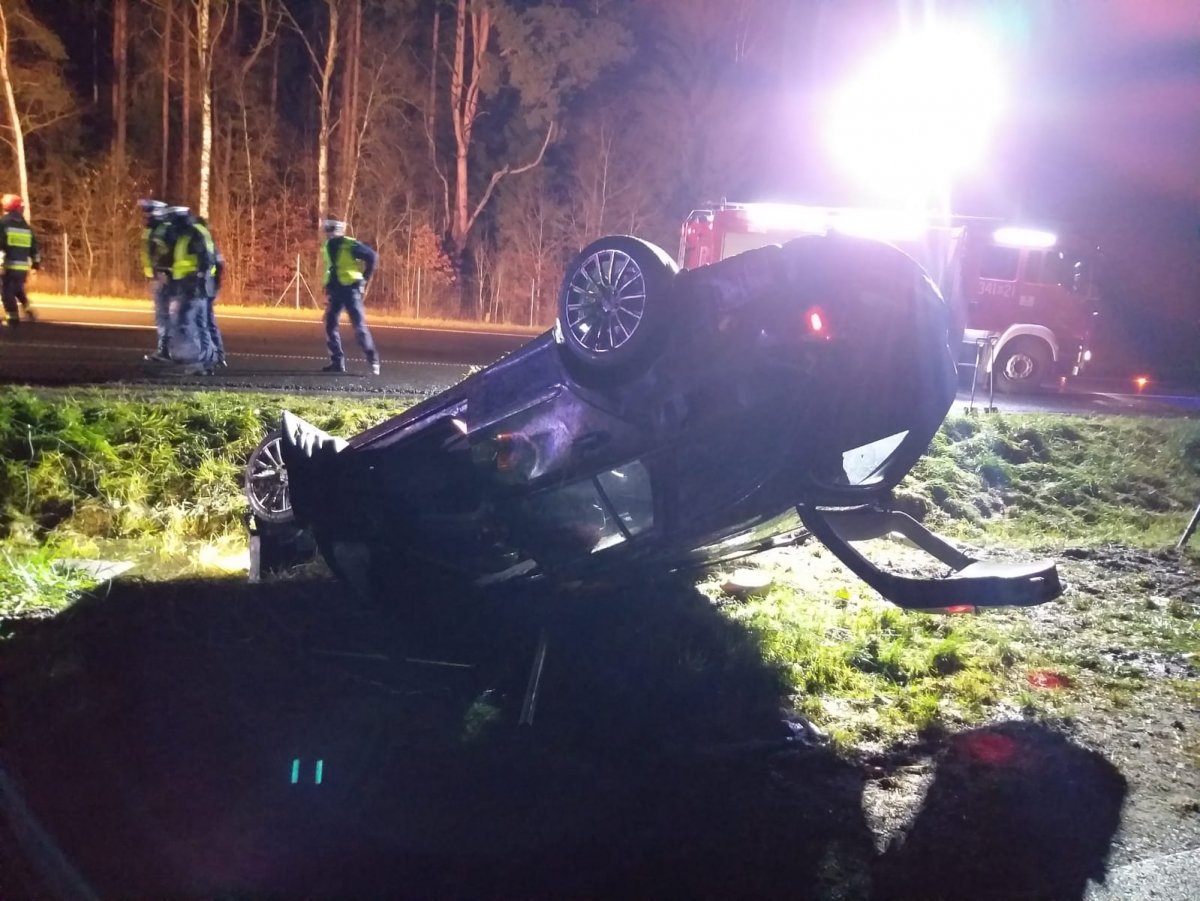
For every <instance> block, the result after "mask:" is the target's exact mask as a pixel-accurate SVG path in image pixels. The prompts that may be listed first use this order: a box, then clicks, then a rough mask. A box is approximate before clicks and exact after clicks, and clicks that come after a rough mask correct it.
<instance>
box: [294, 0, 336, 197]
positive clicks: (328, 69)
mask: <svg viewBox="0 0 1200 901" xmlns="http://www.w3.org/2000/svg"><path fill="white" fill-rule="evenodd" d="M341 3H342V0H325V5H326V6H327V7H328V9H329V30H328V33H327V38H326V42H325V47H324V50H323V52H322V51H318V49H317V47H316V45H314V44H313V42H312V41H310V40H309V39H308V35H307V34H305V33H304V29H303V28H301V27H300V23H299V22H297V21H296V18H295V16H294V15H292V11H291V9H290V8H288V7H287V5H286V4H285V5H284V7H283V10H284V13H285V14H286V15H287V17H288V19H289V21H290V22H291V23H292V27H293V28H294V29H295V30H296V33H297V34H298V35H299V36H300V40H301V41H303V43H304V49H305V50H307V51H308V57H309V59H311V60H312V64H313V68H314V69H316V70H317V71H318V72H320V73H321V80H320V82H318V84H317V91H318V95H317V96H318V105H319V112H320V117H321V123H320V126H319V130H318V133H317V207H318V209H317V215H318V216H322V215H325V214H326V213H327V212H328V211H329V137H330V132H331V131H332V130H333V128H332V124H331V102H332V94H333V76H334V71H335V69H336V67H337V58H338V20H339V13H340V11H341Z"/></svg>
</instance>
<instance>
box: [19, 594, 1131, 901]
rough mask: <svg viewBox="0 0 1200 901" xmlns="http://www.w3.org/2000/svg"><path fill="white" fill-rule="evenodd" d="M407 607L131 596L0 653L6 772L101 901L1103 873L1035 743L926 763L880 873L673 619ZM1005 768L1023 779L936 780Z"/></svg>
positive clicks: (1061, 779)
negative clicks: (980, 757) (983, 756)
mask: <svg viewBox="0 0 1200 901" xmlns="http://www.w3.org/2000/svg"><path fill="white" fill-rule="evenodd" d="M409 587H410V589H411V591H412V592H413V598H414V599H415V598H417V597H421V596H424V595H425V593H430V594H431V595H432V596H434V598H435V600H436V601H437V603H436V604H431V605H429V606H422V605H421V604H419V603H415V604H411V605H409V612H408V613H405V614H398V613H389V614H387V615H383V614H378V613H375V612H373V611H366V610H363V609H361V608H356V607H354V606H352V605H351V604H350V603H349V602H348V601H347V600H346V598H345V597H344V596H343V595H342V593H341V591H340V590H339V588H338V587H337V586H336V585H334V584H333V583H330V582H326V581H293V582H288V581H279V582H271V583H266V584H261V585H247V584H244V583H241V582H235V581H229V582H216V583H214V582H199V581H198V582H183V583H157V584H156V583H137V582H131V583H126V584H117V585H115V586H113V587H112V588H111V590H110V591H109V593H108V594H107V596H105V597H100V598H97V599H95V600H92V601H89V602H85V603H83V604H80V605H78V606H77V607H76V608H75V609H73V610H72V611H70V612H68V613H65V614H63V615H61V616H59V617H57V618H55V619H53V620H49V621H43V622H36V623H17V624H10V625H9V629H10V631H12V632H13V634H12V635H11V637H10V638H9V640H7V641H4V642H0V705H2V706H0V710H2V721H0V735H2V736H3V739H2V741H3V747H2V748H0V753H2V754H3V757H4V761H5V763H6V765H7V766H8V767H9V771H10V773H11V774H13V775H14V776H15V778H16V780H17V781H18V782H19V784H20V786H21V788H22V791H23V793H24V795H25V798H26V800H27V801H28V803H29V805H30V807H31V809H32V810H33V811H34V812H35V814H36V815H37V817H38V818H39V819H40V820H41V822H42V824H43V825H44V826H45V827H46V829H47V830H48V832H49V833H50V834H52V835H53V836H54V837H55V838H56V839H57V841H58V842H59V843H60V844H61V846H62V848H63V849H64V851H65V852H66V854H67V856H68V857H69V858H70V860H71V861H72V862H73V863H74V864H75V866H76V867H78V869H79V870H80V872H81V873H82V874H83V875H84V877H85V878H86V879H87V880H88V881H89V882H90V883H91V884H92V886H93V887H94V888H95V889H96V891H97V893H98V894H99V895H101V896H102V897H155V898H160V897H168V896H170V897H180V896H184V897H212V896H216V895H224V896H228V895H230V894H237V895H239V896H251V897H279V898H292V897H305V898H311V897H321V898H323V897H335V898H363V897H373V898H407V897H412V898H430V897H475V898H478V897H522V898H543V897H623V898H624V897H638V896H651V895H653V896H658V897H663V896H675V897H712V898H730V897H788V898H828V897H838V898H868V897H872V894H873V893H874V895H876V896H878V897H884V898H908V897H914V898H915V897H925V898H933V897H1001V896H1004V897H1016V895H1013V894H1008V895H1004V894H1003V893H1001V894H992V895H988V894H987V892H988V891H991V890H992V889H993V888H997V887H999V886H1004V885H1008V886H1015V887H1019V886H1022V885H1030V886H1033V888H1034V890H1035V894H1033V895H1031V896H1032V897H1078V895H1077V894H1062V893H1059V894H1054V893H1053V892H1050V893H1046V894H1040V895H1039V894H1036V891H1038V890H1040V888H1041V887H1053V888H1054V889H1058V888H1060V887H1066V886H1070V887H1071V889H1072V890H1074V887H1075V886H1077V885H1079V886H1081V885H1082V879H1083V878H1084V877H1085V876H1086V875H1087V874H1094V873H1097V872H1102V871H1103V861H1104V857H1105V853H1106V850H1107V845H1108V840H1109V838H1110V837H1111V832H1112V829H1113V828H1115V825H1116V812H1117V810H1118V809H1119V805H1120V798H1121V792H1120V785H1119V783H1120V779H1119V777H1118V776H1116V774H1115V772H1114V771H1113V770H1112V768H1111V766H1109V765H1108V764H1107V763H1105V762H1104V761H1103V760H1102V759H1100V758H1099V757H1098V756H1097V755H1093V754H1089V753H1087V752H1084V751H1081V750H1080V749H1078V748H1076V747H1075V746H1073V745H1071V744H1070V743H1069V742H1067V741H1066V740H1064V739H1062V738H1059V737H1058V736H1056V735H1054V734H1053V733H1051V732H1049V731H1048V730H1047V729H1045V728H1043V727H1041V726H1035V725H1030V724H1017V725H1014V726H1011V727H999V728H998V729H995V730H979V731H976V732H972V733H966V734H965V735H962V736H955V737H951V738H950V739H949V740H948V745H947V747H948V750H947V756H946V758H945V759H944V760H943V762H942V764H941V765H940V767H939V770H938V778H937V780H936V781H935V784H934V787H933V790H932V791H931V792H930V795H929V797H928V799H927V801H926V804H925V808H924V810H923V811H922V814H921V816H920V817H919V818H918V820H917V822H916V824H915V825H914V827H913V829H912V831H911V832H910V834H909V836H908V840H907V842H906V843H905V844H904V845H903V847H901V848H900V849H899V850H896V851H889V852H888V853H887V854H885V855H884V856H883V857H882V858H881V859H877V854H876V852H875V849H874V844H873V837H872V835H871V832H870V830H869V829H868V828H867V826H866V823H865V821H864V818H863V815H862V809H861V804H862V792H863V784H864V779H865V770H864V768H862V767H861V766H859V765H857V764H855V763H854V762H852V761H849V760H847V759H844V758H843V757H840V756H838V755H837V754H835V753H834V752H833V751H832V750H831V749H829V748H827V747H825V746H823V745H813V744H805V743H797V742H795V741H789V740H787V736H789V735H791V734H792V731H791V730H789V729H787V728H786V727H785V726H784V725H783V724H782V723H781V721H780V706H781V703H782V702H783V699H784V697H785V693H784V691H783V688H782V684H781V681H780V679H779V677H778V673H777V672H775V671H774V670H773V669H772V668H771V667H770V666H769V665H767V664H766V663H764V662H763V660H762V657H761V654H760V652H759V649H758V647H757V644H756V643H755V641H754V640H753V637H752V636H751V635H750V634H748V633H747V632H746V631H745V630H744V629H743V628H741V627H740V626H738V625H737V624H735V623H732V622H730V621H729V620H728V619H727V618H725V617H723V616H721V615H720V614H719V613H718V612H717V611H716V610H714V609H713V608H712V606H711V604H710V603H709V602H708V601H707V600H706V599H705V598H703V597H702V596H701V595H700V594H699V593H698V592H696V591H695V589H694V588H692V587H690V586H688V585H686V584H680V583H660V584H657V585H650V586H645V587H643V588H642V589H640V590H638V591H636V592H634V591H625V592H619V593H618V592H593V593H589V594H584V595H577V596H559V597H553V598H552V597H549V596H543V595H540V594H539V593H538V592H537V591H536V590H531V589H530V588H529V587H528V586H526V587H525V588H524V589H523V590H522V591H521V592H513V593H512V594H510V595H507V596H506V595H503V594H500V595H496V594H493V595H489V597H488V599H486V600H484V599H481V598H478V597H470V598H467V597H461V596H449V595H445V594H439V593H438V592H439V591H441V587H439V586H416V585H412V584H411V583H410V585H409ZM543 626H544V627H545V629H546V634H547V635H548V636H549V644H548V647H549V651H548V654H547V657H546V665H545V669H544V673H543V679H542V683H541V687H540V691H539V694H538V703H537V708H536V715H535V718H534V722H533V725H532V726H521V725H518V718H519V716H520V712H521V709H522V702H523V700H524V698H525V692H526V685H527V681H528V676H529V672H530V663H531V660H532V658H533V652H534V649H535V647H536V645H537V636H538V634H539V629H540V628H541V627H543ZM989 735H994V736H999V738H1000V739H1004V741H1000V742H999V744H997V743H996V740H994V739H989V738H987V736H989ZM1006 741H1007V742H1010V743H1015V744H1016V746H1017V747H1018V748H1020V749H1028V748H1033V749H1034V752H1033V753H1030V752H1029V751H1028V750H1021V751H1020V752H1019V753H1018V756H1017V760H1018V761H1019V762H1018V763H1014V764H1012V765H1008V766H1005V767H1000V768H999V769H998V768H997V767H998V765H997V764H988V765H986V766H985V765H984V764H977V765H972V766H974V768H972V766H966V765H960V764H959V762H958V761H959V758H960V757H962V756H963V755H967V757H968V758H969V757H970V754H969V750H970V749H971V748H973V747H974V748H982V749H984V750H985V751H986V750H987V749H989V748H992V747H993V745H994V746H995V747H997V748H1000V750H1001V751H1003V750H1004V748H1006V747H1009V744H1006V743H1005V742H1006ZM989 742H991V744H989ZM971 759H973V758H971ZM976 771H978V773H977V775H978V778H976ZM988 786H990V787H991V788H990V789H989V788H988ZM1064 792H1065V793H1066V795H1065V798H1066V800H1067V801H1069V802H1075V804H1076V806H1075V808H1074V809H1073V810H1072V809H1068V808H1067V805H1065V804H1062V803H1061V801H1062V798H1063V797H1064V796H1063V793H1064ZM961 799H967V800H968V802H969V803H966V804H959V801H960V800H961ZM1056 799H1058V800H1056ZM1018 801H1019V802H1021V804H1020V805H1018V806H1017V807H1016V808H1015V809H1014V810H1011V811H1010V810H1009V807H1010V806H1013V805H1014V804H1017V802H1018ZM1085 802H1086V803H1088V804H1090V805H1092V806H1091V807H1089V808H1088V809H1089V810H1090V811H1091V813H1090V814H1089V815H1088V816H1086V817H1085V816H1083V815H1082V814H1080V813H1079V811H1078V805H1080V804H1084V803H1085ZM1056 804H1058V805H1059V806H1058V807H1055V806H1054V805H1056ZM1025 805H1027V806H1028V816H1021V815H1020V811H1021V810H1023V809H1025ZM1039 805H1040V806H1039ZM1047 806H1049V808H1050V809H1049V810H1042V808H1045V807H1047ZM1038 810H1041V812H1042V814H1043V815H1042V816H1036V815H1035V813H1036V812H1037V811H1038ZM951 813H952V814H953V817H952V819H953V821H952V822H950V823H948V824H947V823H945V818H946V817H947V816H950V815H951ZM960 814H961V815H962V816H963V817H965V818H959V815H960ZM1085 830H1086V831H1087V836H1088V837H1087V839H1086V840H1084V839H1081V838H1080V833H1081V832H1082V831H1085ZM939 833H944V834H945V835H946V836H948V839H947V840H944V841H939ZM1064 842H1065V843H1066V845H1064ZM1055 843H1057V846H1058V848H1059V849H1060V850H1061V851H1063V853H1052V852H1051V851H1050V850H1049V849H1050V848H1051V847H1052V845H1053V844H1055ZM968 856H969V857H970V860H964V858H966V857H968ZM2 859H4V857H3V855H0V860H2ZM1007 871H1011V872H1012V873H1016V874H1023V875H1024V877H1026V878H1027V879H1028V881H1027V882H1014V881H1012V880H1009V881H1008V882H999V881H997V877H996V873H998V872H999V873H1003V872H1007ZM12 873H15V871H12ZM16 878H17V877H16V876H15V875H11V874H10V876H9V877H5V876H0V895H2V896H3V897H5V898H20V897H37V896H38V895H39V891H38V890H37V889H36V888H31V887H30V886H29V885H28V880H25V881H24V882H23V883H22V884H15V883H14V884H6V883H5V879H13V880H15V879H16ZM980 880H987V881H980ZM939 893H940V894H939Z"/></svg>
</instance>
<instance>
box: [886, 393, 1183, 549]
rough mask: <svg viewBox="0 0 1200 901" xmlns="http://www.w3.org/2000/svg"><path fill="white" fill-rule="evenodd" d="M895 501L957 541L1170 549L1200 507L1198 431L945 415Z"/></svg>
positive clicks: (1150, 422)
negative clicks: (955, 536)
mask: <svg viewBox="0 0 1200 901" xmlns="http://www.w3.org/2000/svg"><path fill="white" fill-rule="evenodd" d="M898 494H899V496H900V497H901V499H902V501H903V502H904V504H905V505H906V506H907V507H908V508H909V509H910V510H911V511H913V512H915V513H917V514H919V515H923V516H925V517H926V518H927V519H928V521H929V522H931V523H932V524H933V525H934V526H936V527H938V528H943V529H949V530H951V531H952V532H954V533H957V534H958V535H960V536H963V537H970V536H976V535H981V534H984V533H986V534H987V535H988V536H991V537H995V538H998V539H1002V540H1016V541H1022V542H1035V543H1043V544H1044V543H1052V542H1072V543H1082V544H1102V543H1106V542H1120V543H1122V544H1127V545H1132V546H1140V547H1155V546H1162V545H1167V544H1173V543H1174V542H1175V541H1176V540H1178V538H1179V536H1180V534H1182V532H1183V529H1184V527H1185V526H1186V525H1187V521H1188V518H1189V516H1190V515H1191V513H1192V511H1193V510H1195V508H1196V503H1197V502H1198V501H1200V422H1198V421H1196V420H1189V419H1154V418H1149V417H1144V418H1121V417H1076V416H1052V415H1032V414H1030V415H1003V416H992V417H986V418H978V417H966V416H952V417H950V418H948V419H947V421H946V423H945V424H944V425H943V427H942V429H941V431H940V432H939V433H938V435H937V436H936V437H935V439H934V441H933V444H932V446H931V447H930V449H929V452H928V453H927V454H926V455H925V457H924V458H922V459H921V460H920V461H919V462H918V463H917V465H916V466H915V467H914V469H913V471H912V473H911V474H910V476H909V477H908V478H907V479H906V480H905V481H904V483H903V484H902V485H901V487H900V490H899V492H898Z"/></svg>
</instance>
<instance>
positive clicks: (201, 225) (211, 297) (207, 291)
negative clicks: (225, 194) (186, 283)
mask: <svg viewBox="0 0 1200 901" xmlns="http://www.w3.org/2000/svg"><path fill="white" fill-rule="evenodd" d="M195 225H196V228H198V229H200V231H201V232H203V233H204V234H205V235H207V238H208V244H209V245H210V246H211V247H212V251H213V266H212V269H211V270H210V271H209V274H208V277H207V278H205V280H204V299H205V310H206V314H205V323H206V327H207V328H208V337H209V340H210V341H212V346H213V352H214V353H215V354H216V357H215V360H214V365H216V366H228V365H229V363H227V362H226V361H225V340H224V339H223V338H222V337H221V327H220V326H218V325H217V314H216V303H217V295H218V294H219V293H220V291H221V278H222V276H224V275H225V257H224V256H222V254H221V249H220V248H219V247H217V242H216V240H215V239H214V238H213V236H212V230H211V229H209V227H208V222H207V220H205V218H204V217H203V216H196V217H195Z"/></svg>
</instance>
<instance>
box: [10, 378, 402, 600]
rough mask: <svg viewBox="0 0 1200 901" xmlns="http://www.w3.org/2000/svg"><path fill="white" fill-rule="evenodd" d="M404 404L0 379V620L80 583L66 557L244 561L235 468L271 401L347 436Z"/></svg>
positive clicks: (267, 423) (211, 567)
mask: <svg viewBox="0 0 1200 901" xmlns="http://www.w3.org/2000/svg"><path fill="white" fill-rule="evenodd" d="M405 405H406V403H405V402H399V403H398V402H397V401H396V400H394V399H393V400H382V399H364V400H354V401H350V400H342V401H340V402H339V403H338V404H337V405H336V406H334V405H331V404H330V403H329V402H328V400H327V399H321V398H304V397H289V396H286V395H268V394H261V395H260V394H237V395H234V394H228V395H226V394H217V393H202V394H201V393H197V394H191V393H183V392H138V391H132V392H126V393H115V394H114V393H113V392H111V391H103V392H101V391H86V390H85V391H70V390H65V391H55V390H46V391H31V390H28V389H24V388H5V389H3V390H2V391H0V616H5V615H13V614H22V613H24V614H29V613H48V612H52V611H53V610H55V609H59V608H61V607H62V606H63V605H64V604H66V603H69V602H70V600H71V599H73V598H74V597H76V596H77V595H78V593H79V591H81V590H84V589H86V588H87V587H89V586H90V584H91V580H90V578H89V577H87V576H86V575H85V574H83V573H80V572H78V571H75V570H72V569H69V568H67V567H65V566H64V565H62V564H61V561H63V560H69V559H72V558H84V559H117V560H128V561H132V562H134V563H135V564H137V566H138V571H139V572H140V573H141V574H144V575H152V576H155V577H162V576H173V575H182V574H196V573H205V572H214V571H221V570H227V569H229V568H231V567H237V566H239V565H243V564H244V552H245V532H244V527H243V524H242V517H243V515H244V512H245V510H246V502H245V499H244V497H243V495H242V492H241V477H242V468H243V466H244V464H245V461H246V459H247V458H248V457H249V455H250V452H251V451H252V450H253V449H254V447H255V445H256V444H257V443H258V442H259V441H260V440H261V439H262V438H263V436H265V435H266V434H267V433H268V432H269V431H270V430H271V429H272V428H275V427H276V425H277V423H278V421H279V416H280V414H281V412H282V410H283V409H291V410H293V411H295V412H297V413H298V414H300V415H301V416H304V417H305V418H307V419H309V420H310V421H312V422H313V423H315V424H317V425H318V426H320V427H321V428H324V429H326V430H328V431H330V432H332V433H335V434H347V435H349V434H354V433H356V432H359V431H361V430H363V429H365V428H367V427H369V426H370V425H373V424H374V423H376V422H379V421H381V420H383V419H386V418H387V417H389V416H392V415H394V414H395V413H396V412H397V411H398V410H400V409H403V407H404V406H405ZM55 561H60V562H59V563H57V564H56V562H55Z"/></svg>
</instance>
